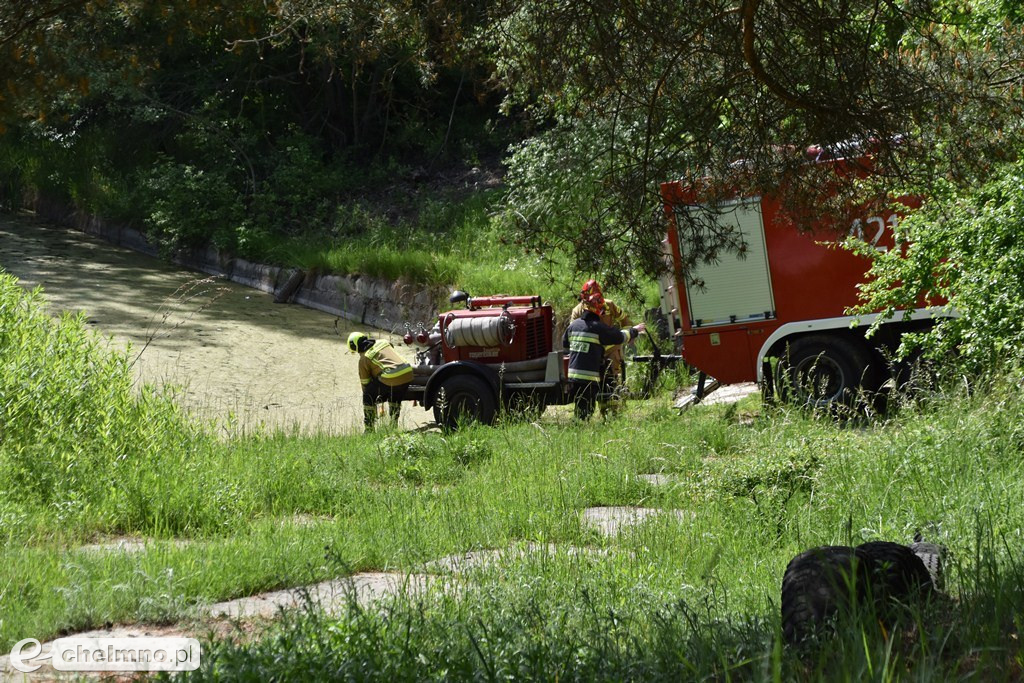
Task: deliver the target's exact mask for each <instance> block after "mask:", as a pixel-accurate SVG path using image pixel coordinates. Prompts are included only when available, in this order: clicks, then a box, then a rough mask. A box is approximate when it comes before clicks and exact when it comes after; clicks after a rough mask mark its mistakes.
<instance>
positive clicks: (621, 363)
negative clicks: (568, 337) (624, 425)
mask: <svg viewBox="0 0 1024 683" xmlns="http://www.w3.org/2000/svg"><path fill="white" fill-rule="evenodd" d="M593 294H600V295H601V296H604V293H603V292H602V291H601V285H600V284H598V282H597V280H587V281H586V282H585V283H583V290H582V292H581V294H580V302H579V303H578V304H576V308H574V309H572V313H570V314H569V322H570V323H571V322H572V321H573V320H576V319H577V318H580V317H582V316H583V313H584V311H586V310H587V305H586V303H584V302H585V301H586V299H587V298H588V297H590V296H591V295H593ZM600 317H601V322H603V323H604V324H605V325H611V326H612V327H622V328H626V327H632V326H633V321H632V320H630V319H629V314H628V313H626V312H625V311H623V310H622V309H621V308H619V307H618V305H617V304H616V303H615V302H614V301H612V300H611V299H605V300H604V312H603V313H601V314H600ZM604 363H605V366H606V367H605V369H604V373H605V374H604V382H603V384H604V391H602V392H601V393H602V394H603V395H604V399H603V400H601V401H598V403H597V407H598V408H599V409H600V410H601V414H602V415H604V414H605V413H606V412H608V411H611V410H618V409H620V408H622V407H623V406H624V405H625V403H626V401H625V399H624V398H623V397H622V394H623V392H624V391H625V388H626V362H625V358H623V353H622V344H614V345H612V346H606V347H605V349H604Z"/></svg>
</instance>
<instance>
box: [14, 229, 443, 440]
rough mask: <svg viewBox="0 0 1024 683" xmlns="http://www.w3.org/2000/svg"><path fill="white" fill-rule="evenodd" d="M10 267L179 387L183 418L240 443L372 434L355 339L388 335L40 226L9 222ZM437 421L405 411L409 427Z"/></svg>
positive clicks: (153, 376)
mask: <svg viewBox="0 0 1024 683" xmlns="http://www.w3.org/2000/svg"><path fill="white" fill-rule="evenodd" d="M0 267H2V268H3V269H4V270H6V271H7V272H9V273H11V274H13V275H15V276H17V277H18V278H19V279H20V280H21V284H22V285H23V286H25V287H36V286H41V287H42V288H43V290H44V295H45V297H46V300H47V301H48V302H49V306H50V308H51V309H52V312H54V313H55V314H56V313H59V312H61V311H83V312H84V314H85V316H86V319H87V321H88V323H89V324H90V325H91V326H93V327H94V328H95V329H96V331H97V332H98V333H99V334H101V335H104V336H106V337H108V338H109V339H110V343H112V344H115V345H118V346H119V347H122V348H124V347H126V346H129V345H130V354H131V355H130V357H131V358H135V359H137V360H136V362H135V365H134V367H135V371H136V372H137V373H138V377H139V378H140V380H141V381H143V382H148V383H152V384H155V385H158V386H173V387H176V389H175V391H176V393H177V397H178V401H179V402H180V403H181V405H182V406H183V407H185V408H186V409H188V410H189V411H192V412H193V413H195V414H197V415H199V416H201V417H204V418H210V419H214V420H216V421H217V422H218V424H219V425H220V426H221V428H223V429H225V430H227V431H229V432H235V431H246V432H248V431H253V430H255V429H259V428H261V427H263V428H269V429H276V428H282V429H289V430H291V429H297V430H299V431H302V432H307V433H308V432H314V431H322V432H328V433H344V432H350V431H353V430H357V431H358V430H361V429H362V406H361V403H360V395H361V392H360V386H359V379H358V376H357V374H356V361H357V358H356V356H354V355H351V354H349V353H348V351H347V350H346V348H345V345H344V339H345V338H346V337H347V336H348V334H349V332H351V331H352V330H355V329H363V330H365V331H367V332H368V333H370V334H371V335H372V336H375V337H380V336H385V337H389V335H387V334H386V333H383V332H380V331H379V330H372V329H370V328H363V327H360V326H358V325H356V324H354V323H351V322H349V321H347V320H344V319H339V318H336V317H335V316H332V315H330V314H327V313H322V312H320V311H315V310H312V309H308V308H304V307H301V306H297V305H291V304H275V303H274V299H273V296H272V295H270V294H265V293H263V292H261V291H259V290H255V289H249V288H247V287H243V286H241V285H237V284H235V283H232V282H229V281H226V280H223V279H221V278H213V277H209V276H207V275H205V274H203V273H197V272H193V271H189V270H185V269H183V268H181V267H178V266H175V265H171V264H168V263H167V262H164V261H161V260H159V259H155V258H151V257H149V256H146V255H144V254H139V253H137V252H133V251H129V250H127V249H122V248H120V247H117V246H114V245H112V244H110V243H108V242H105V241H103V240H100V239H98V238H94V237H91V236H89V235H86V234H84V233H81V232H78V231H76V230H72V229H69V228H64V227H60V226H55V225H52V224H48V223H45V222H42V221H38V220H36V219H34V218H31V217H25V216H18V217H12V216H0ZM392 340H393V341H395V346H396V348H397V349H398V350H399V353H402V354H403V355H405V356H406V357H408V358H410V359H411V357H412V353H411V351H410V350H409V349H408V348H407V347H405V346H404V345H403V344H401V343H400V342H399V340H398V339H397V338H396V337H393V338H392ZM431 421H432V418H431V417H430V414H429V413H428V412H427V411H424V410H423V409H422V408H420V407H414V406H412V404H409V403H407V404H405V405H404V407H403V410H402V419H401V426H402V427H403V428H414V427H418V426H421V425H424V424H427V423H429V422H431Z"/></svg>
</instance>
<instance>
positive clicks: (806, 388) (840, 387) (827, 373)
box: [777, 334, 874, 408]
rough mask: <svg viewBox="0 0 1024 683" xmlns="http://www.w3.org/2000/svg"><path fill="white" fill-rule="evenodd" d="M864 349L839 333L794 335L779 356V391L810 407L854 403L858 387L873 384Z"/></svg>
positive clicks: (791, 399)
mask: <svg viewBox="0 0 1024 683" xmlns="http://www.w3.org/2000/svg"><path fill="white" fill-rule="evenodd" d="M869 374H870V368H869V367H868V355H867V351H866V349H863V348H861V346H860V345H858V344H857V343H856V342H854V341H852V340H850V339H847V338H845V337H843V336H840V335H831V334H810V335H806V336H803V337H798V338H796V339H794V340H793V341H792V342H791V343H790V344H789V346H788V350H787V351H786V353H784V354H783V356H782V357H781V358H780V359H779V368H778V380H777V381H778V384H779V386H778V389H779V395H780V396H781V397H782V398H783V399H784V400H787V401H791V402H795V403H800V404H802V405H806V406H809V407H813V408H825V407H831V406H835V405H853V404H854V403H855V401H856V400H857V397H858V395H859V390H860V389H861V388H864V389H868V390H873V389H874V387H873V386H872V385H873V383H874V382H873V381H872V378H871V377H869V376H868V375H869Z"/></svg>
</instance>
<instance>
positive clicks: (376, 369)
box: [359, 339, 412, 387]
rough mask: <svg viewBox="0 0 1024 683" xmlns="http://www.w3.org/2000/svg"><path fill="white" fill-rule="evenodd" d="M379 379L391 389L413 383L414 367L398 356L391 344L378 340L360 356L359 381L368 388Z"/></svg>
mask: <svg viewBox="0 0 1024 683" xmlns="http://www.w3.org/2000/svg"><path fill="white" fill-rule="evenodd" d="M374 379H379V380H380V381H381V382H382V383H383V384H385V385H387V386H389V387H397V386H399V385H401V384H408V383H409V382H411V381H412V366H411V365H409V364H408V363H407V362H406V361H405V359H404V358H402V357H401V356H400V355H398V352H397V351H395V347H393V346H392V345H391V342H389V341H385V340H383V339H378V340H377V341H375V342H374V343H373V346H371V347H370V348H369V349H367V351H366V352H365V353H361V354H359V381H360V382H361V383H362V385H363V386H366V385H367V384H369V383H370V382H371V381H373V380H374Z"/></svg>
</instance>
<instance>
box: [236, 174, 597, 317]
mask: <svg viewBox="0 0 1024 683" xmlns="http://www.w3.org/2000/svg"><path fill="white" fill-rule="evenodd" d="M502 196H503V195H502V194H501V193H500V192H499V191H496V190H490V191H483V192H477V193H474V194H472V195H469V196H467V197H464V198H458V199H450V200H448V199H446V200H436V199H431V200H424V201H421V202H419V203H418V204H417V205H416V207H415V209H414V210H413V211H411V212H410V216H408V217H403V218H389V217H387V216H384V215H380V214H377V213H373V212H371V211H370V210H368V209H366V208H363V207H361V206H358V205H353V206H350V207H347V208H345V209H344V210H342V211H340V213H339V216H338V218H337V220H336V225H335V227H334V229H333V230H332V231H330V233H327V234H315V235H296V236H292V237H284V236H274V237H266V238H263V239H262V240H261V239H253V240H252V241H251V242H250V244H249V247H248V248H249V252H248V253H247V254H246V256H247V257H249V258H253V259H257V260H264V261H269V262H274V263H280V264H282V265H288V266H294V267H299V268H303V269H305V270H310V271H316V272H320V273H335V274H341V275H354V274H358V275H368V276H371V277H380V278H385V279H389V280H401V281H404V282H411V283H414V284H421V285H427V286H439V287H441V288H442V289H443V288H448V287H454V288H459V289H463V290H465V291H468V292H470V294H473V295H485V294H487V295H489V294H537V295H541V296H543V297H544V298H545V300H548V301H551V302H552V303H554V304H555V305H556V307H557V308H558V309H559V310H563V311H566V312H567V311H568V310H569V309H570V308H572V306H573V305H575V303H576V301H577V296H576V295H577V293H578V292H577V290H578V288H579V283H578V282H576V280H578V279H579V278H578V277H576V276H575V274H573V273H571V272H568V271H567V270H566V269H565V268H562V267H560V266H559V265H558V264H559V263H560V262H562V261H563V260H560V259H559V258H558V254H553V255H552V254H549V255H548V256H554V257H555V259H554V264H553V265H552V264H551V263H546V262H545V261H544V260H543V259H541V258H539V255H538V254H535V253H534V254H529V253H526V252H525V251H524V249H522V248H521V247H518V246H516V245H514V244H513V243H512V242H511V241H510V239H509V238H508V236H507V235H505V233H504V230H505V228H504V227H503V225H502V223H501V221H499V220H498V219H497V218H496V217H495V214H496V212H497V210H498V208H499V202H500V201H501V199H502ZM566 262H567V261H566ZM593 275H594V274H587V277H591V276H593ZM438 304H439V305H444V303H443V302H438Z"/></svg>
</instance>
